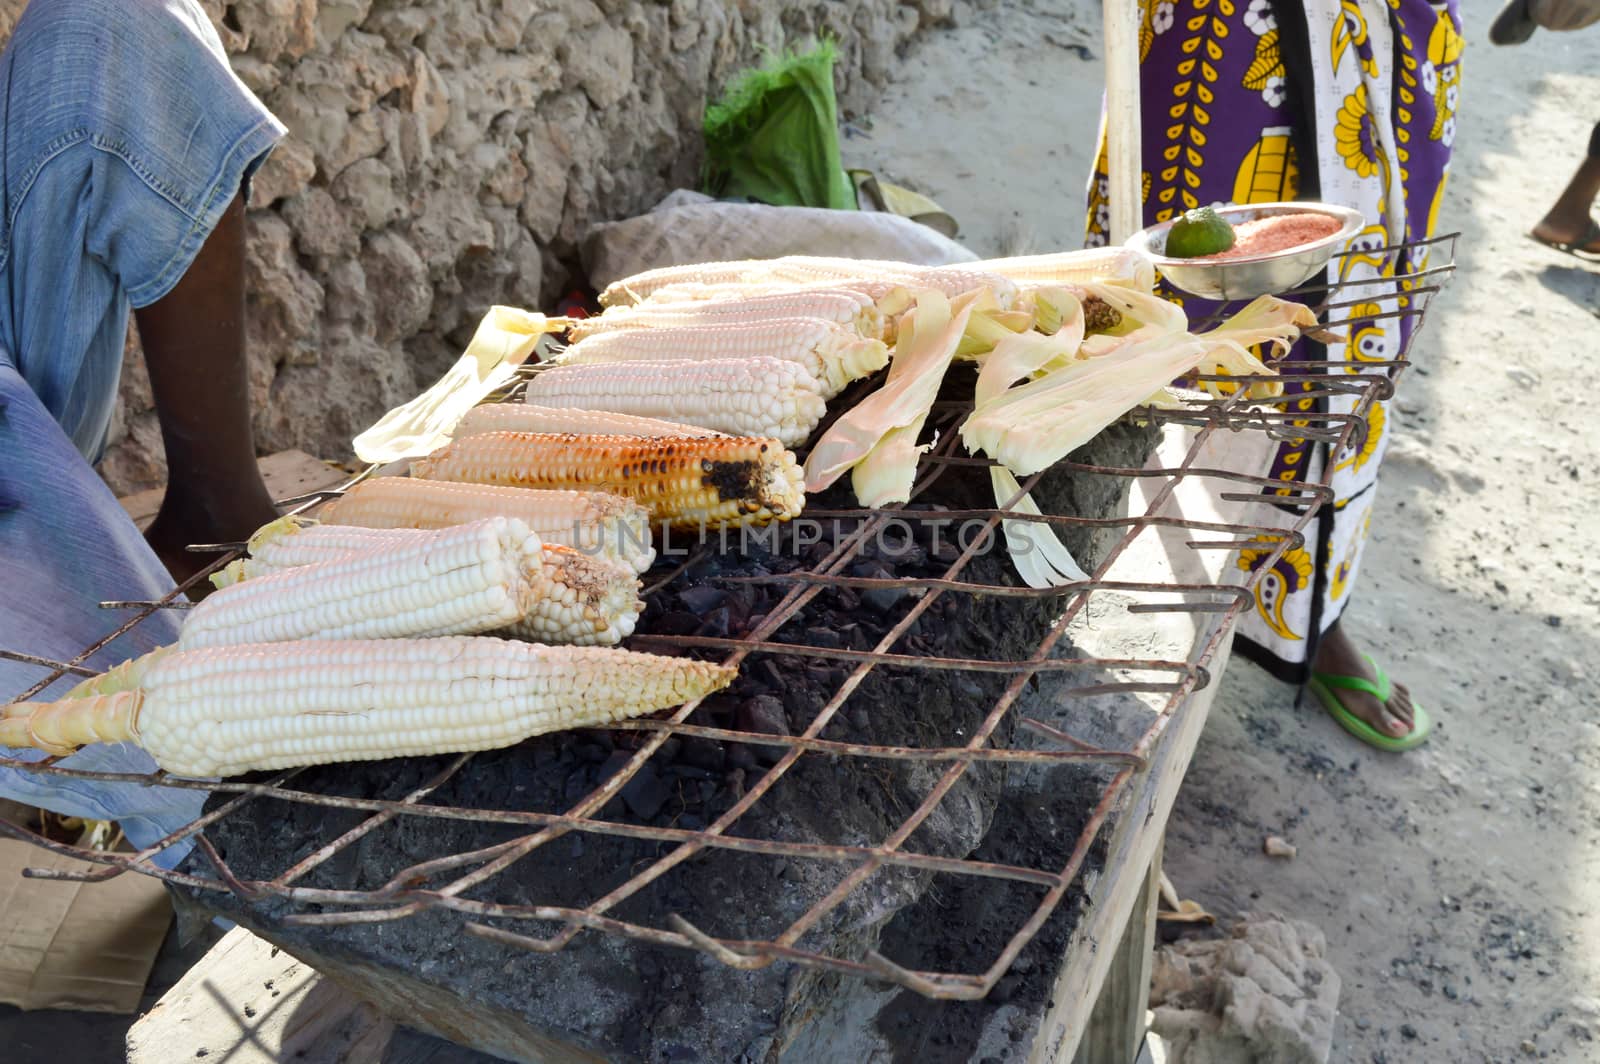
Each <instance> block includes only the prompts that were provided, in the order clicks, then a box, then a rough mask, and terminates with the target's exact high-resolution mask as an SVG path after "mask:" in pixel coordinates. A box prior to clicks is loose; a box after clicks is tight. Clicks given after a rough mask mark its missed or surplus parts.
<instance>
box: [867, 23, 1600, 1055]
mask: <svg viewBox="0 0 1600 1064" xmlns="http://www.w3.org/2000/svg"><path fill="white" fill-rule="evenodd" d="M1495 7H1496V5H1494V4H1479V5H1469V6H1468V10H1467V13H1466V20H1467V26H1466V34H1467V38H1468V41H1469V42H1470V44H1469V50H1468V53H1467V57H1466V64H1467V69H1466V82H1465V88H1464V98H1463V103H1462V111H1461V114H1460V126H1459V132H1458V133H1457V140H1456V152H1457V154H1456V162H1455V169H1454V173H1453V175H1452V179H1451V189H1450V194H1449V196H1448V198H1447V202H1446V204H1445V208H1444V211H1443V213H1442V216H1441V219H1440V227H1441V229H1442V230H1445V231H1448V230H1452V229H1458V230H1460V231H1461V232H1462V234H1463V239H1462V242H1461V246H1460V249H1459V252H1458V256H1457V261H1458V264H1459V267H1460V269H1459V273H1458V275H1457V276H1456V278H1455V280H1454V282H1453V284H1452V286H1451V287H1450V289H1449V291H1448V292H1447V293H1446V294H1445V296H1444V298H1443V299H1442V300H1441V301H1440V302H1439V303H1438V304H1437V305H1436V307H1435V309H1434V311H1433V316H1432V319H1431V322H1430V324H1429V327H1428V330H1427V332H1426V333H1425V334H1424V335H1423V336H1422V337H1421V339H1420V341H1419V343H1418V345H1417V348H1416V350H1415V352H1414V356H1415V358H1416V361H1417V363H1418V365H1417V368H1416V369H1415V370H1414V371H1413V372H1411V373H1409V374H1407V376H1406V378H1405V380H1404V382H1403V384H1402V388H1401V392H1400V395H1399V398H1398V402H1397V404H1396V406H1395V410H1394V418H1395V422H1396V425H1395V429H1396V438H1395V446H1394V449H1393V450H1392V451H1391V454H1390V457H1389V460H1388V463H1387V464H1386V466H1385V468H1384V479H1383V483H1382V487H1381V490H1380V493H1379V496H1378V503H1377V511H1376V515H1375V518H1374V543H1373V546H1372V548H1371V552H1370V554H1369V555H1368V559H1367V562H1366V567H1365V569H1364V571H1363V573H1362V576H1361V583H1360V586H1359V588H1358V590H1357V598H1356V603H1355V605H1354V607H1353V609H1352V611H1351V612H1350V614H1349V624H1350V626H1351V629H1352V631H1353V632H1354V633H1355V634H1356V635H1357V636H1358V637H1359V638H1360V639H1361V640H1362V641H1363V642H1364V643H1365V644H1366V645H1367V646H1369V647H1370V648H1372V649H1373V650H1374V651H1375V652H1376V653H1377V654H1378V656H1379V657H1380V659H1381V660H1382V661H1384V662H1385V663H1386V665H1387V666H1388V667H1389V669H1390V671H1391V672H1392V673H1393V674H1394V675H1395V676H1396V677H1397V678H1399V679H1401V680H1404V681H1407V682H1409V683H1410V684H1411V685H1412V687H1413V689H1414V690H1415V691H1416V692H1417V695H1418V697H1419V699H1420V700H1421V701H1423V702H1424V704H1426V705H1427V706H1428V707H1429V709H1430V710H1432V711H1433V713H1434V714H1435V716H1436V717H1437V718H1438V721H1439V728H1438V731H1437V733H1436V734H1435V736H1434V738H1433V739H1432V741H1431V742H1430V743H1429V744H1428V745H1427V746H1426V747H1425V748H1423V749H1422V750H1420V751H1418V752H1415V753H1412V754H1408V755H1404V756H1400V757H1394V756H1389V755H1384V754H1380V753H1378V752H1376V751H1374V750H1371V749H1370V748H1368V747H1366V746H1363V745H1361V744H1360V743H1358V742H1356V741H1355V740H1353V739H1351V738H1350V737H1348V736H1347V735H1346V734H1345V733H1344V732H1342V731H1341V730H1339V728H1338V727H1337V726H1336V725H1334V724H1333V722H1332V721H1331V720H1329V719H1328V718H1327V717H1326V716H1325V715H1324V714H1322V713H1321V712H1320V710H1317V709H1314V708H1309V707H1308V708H1296V706H1295V704H1294V694H1295V693H1294V691H1292V690H1291V689H1289V688H1287V687H1285V686H1283V685H1281V684H1278V683H1276V682H1274V681H1272V680H1271V679H1269V678H1268V677H1267V676H1266V675H1265V674H1263V673H1262V672H1260V671H1259V670H1256V669H1254V668H1252V667H1251V666H1249V665H1247V664H1245V663H1243V662H1238V663H1236V664H1235V665H1234V666H1233V667H1232V668H1230V669H1229V671H1228V673H1227V675H1226V677H1225V678H1224V679H1223V685H1224V687H1223V691H1222V694H1221V696H1220V698H1219V700H1218V703H1217V707H1216V709H1215V711H1214V712H1213V716H1212V720H1211V723H1210V724H1209V726H1208V729H1207V733H1206V735H1205V738H1204V740H1203V741H1202V743H1201V745H1200V749H1199V752H1198V754H1197V758H1196V761H1195V764H1194V766H1193V768H1192V769H1191V771H1190V774H1189V778H1188V782H1187V784H1186V786H1185V790H1184V792H1183V794H1182V796H1181V797H1180V799H1179V804H1178V809H1177V811H1176V814H1175V818H1174V822H1173V825H1172V829H1171V832H1170V834H1169V838H1168V842H1167V850H1166V853H1167V870H1168V873H1169V874H1170V875H1171V877H1172V879H1173V880H1174V882H1175V883H1176V885H1177V887H1178V889H1179V891H1180V892H1181V893H1182V894H1183V895H1184V896H1185V897H1192V898H1194V899H1196V900H1198V901H1199V902H1201V903H1202V904H1204V905H1205V906H1206V907H1207V908H1208V909H1210V910H1211V911H1212V912H1215V913H1217V914H1219V915H1221V916H1223V917H1224V918H1227V917H1229V916H1232V915H1234V914H1237V913H1241V912H1244V911H1247V910H1253V909H1254V910H1266V911H1276V912H1280V913H1283V914H1285V915H1287V916H1289V917H1291V918H1293V919H1297V920H1303V921H1307V922H1309V923H1312V924H1314V925H1316V926H1317V927H1319V928H1321V929H1322V930H1323V931H1324V932H1325V933H1326V935H1327V939H1328V956H1329V960H1330V961H1331V962H1332V964H1333V966H1334V967H1335V969H1336V970H1337V971H1338V972H1339V973H1340V975H1341V977H1342V978H1343V981H1344V989H1343V994H1342V998H1341V1001H1340V1010H1339V1011H1340V1015H1339V1019H1338V1023H1337V1025H1336V1028H1335V1046H1334V1051H1333V1057H1332V1059H1333V1060H1335V1061H1340V1062H1359V1064H1369V1062H1375V1064H1382V1062H1389V1064H1399V1062H1402V1061H1405V1062H1412V1061H1452V1062H1453V1061H1467V1062H1476V1061H1493V1062H1497V1064H1499V1062H1505V1061H1514V1060H1521V1059H1543V1060H1551V1061H1571V1062H1580V1061H1581V1062H1592V1061H1596V1060H1600V698H1597V697H1596V694H1595V692H1594V688H1593V686H1592V682H1591V676H1592V674H1593V673H1594V672H1595V670H1596V668H1597V667H1600V533H1597V532H1596V531H1595V529H1594V526H1593V524H1592V521H1593V520H1594V515H1596V514H1600V418H1597V416H1596V414H1595V413H1594V412H1592V411H1588V410H1583V409H1580V408H1579V406H1578V405H1577V404H1583V403H1587V402H1593V401H1595V399H1594V397H1593V392H1592V388H1593V385H1592V383H1591V381H1592V378H1593V375H1594V373H1595V371H1596V368H1597V362H1596V358H1597V353H1600V321H1597V320H1596V317H1597V316H1600V272H1596V271H1597V270H1600V266H1595V265H1592V264H1587V263H1582V262H1579V261H1578V260H1576V259H1573V258H1571V257H1569V256H1565V255H1561V254H1559V253H1557V252H1554V251H1551V250H1548V249H1546V248H1543V247H1541V246H1539V245H1537V244H1535V243H1533V242H1531V241H1529V240H1527V239H1525V237H1524V236H1523V234H1524V233H1525V232H1526V231H1527V229H1528V228H1529V227H1530V226H1532V224H1533V223H1534V222H1535V221H1536V220H1537V218H1538V216H1539V214H1540V213H1542V211H1543V209H1544V208H1545V207H1546V206H1547V205H1548V204H1549V203H1550V202H1552V201H1553V200H1554V199H1555V197H1556V195H1557V193H1558V192H1559V191H1560V189H1561V187H1562V185H1564V184H1565V182H1566V179H1567V177H1568V176H1569V175H1570V174H1571V172H1572V170H1573V168H1575V167H1576V165H1577V162H1578V160H1579V158H1580V157H1581V155H1582V152H1583V150H1584V145H1585V143H1586V141H1587V138H1588V133H1589V129H1590V128H1591V125H1592V123H1593V122H1594V121H1595V120H1596V119H1600V104H1597V103H1596V100H1597V99H1600V27H1596V28H1594V29H1591V30H1589V31H1585V32H1578V33H1569V34H1550V33H1545V32H1540V33H1539V34H1538V35H1536V36H1535V38H1534V40H1533V41H1532V42H1530V43H1529V44H1528V45H1524V46H1522V47H1520V48H1511V49H1500V48H1495V47H1493V46H1491V45H1489V44H1488V42H1487V37H1486V34H1487V30H1488V24H1489V21H1490V19H1491V18H1492V17H1493V15H1494V9H1495ZM1084 10H1087V9H1072V8H1068V7H1062V6H1054V5H1052V6H1044V5H1030V4H1007V5H1005V7H1003V8H999V7H990V8H989V9H987V10H985V9H981V8H973V7H963V6H958V7H957V8H956V23H957V24H956V26H955V27H954V28H952V29H950V30H947V31H942V32H940V33H938V34H936V35H934V36H933V37H931V38H930V39H929V40H927V41H926V43H924V44H923V45H921V46H920V47H918V48H917V49H915V50H914V51H913V52H912V53H911V54H910V55H909V56H908V57H907V62H906V64H905V74H904V77H903V79H902V80H900V81H899V82H898V83H897V84H896V85H895V86H894V87H893V88H892V89H891V90H890V92H889V93H888V94H887V96H886V98H885V99H884V101H883V102H882V104H881V106H879V107H878V108H876V109H875V110H874V111H873V112H872V113H871V114H870V115H864V116H859V117H858V118H857V120H856V123H855V126H854V131H855V133H856V134H857V135H854V136H851V137H849V138H848V139H847V141H846V144H845V150H846V158H847V162H849V163H850V164H852V165H866V166H871V167H875V168H877V169H878V170H879V172H880V173H882V174H883V175H884V176H886V177H888V178H890V179H891V180H897V181H901V182H903V183H906V184H911V185H915V186H916V187H918V188H920V189H921V190H923V191H926V192H928V193H929V194H931V195H933V196H934V197H935V198H937V199H938V200H939V201H940V202H941V203H942V204H943V205H944V206H945V207H946V208H947V209H949V210H950V211H951V212H952V213H953V214H954V215H955V216H956V217H957V218H958V219H959V220H960V221H961V223H962V227H963V239H964V240H966V241H967V242H968V243H969V244H970V245H971V246H972V247H973V248H974V249H976V250H978V251H979V252H982V253H1000V252H1013V251H1020V250H1042V249H1050V248H1068V247H1077V246H1079V245H1080V243H1081V239H1082V233H1083V212H1082V206H1081V204H1082V200H1083V188H1084V182H1085V175H1086V174H1087V168H1088V164H1089V160H1090V153H1091V151H1092V145H1093V141H1094V136H1095V128H1096V126H1097V123H1098V120H1099V116H1098V111H1099V99H1098V92H1099V90H1098V86H1099V84H1100V78H1101V74H1100V69H1099V65H1098V55H1099V51H1100V49H1099V44H1098V32H1097V19H1096V17H1092V16H1090V17H1085V15H1084V14H1083V13H1082V12H1083V11H1084ZM1073 45H1087V46H1088V48H1089V50H1090V51H1091V52H1092V53H1093V54H1094V55H1095V57H1096V59H1095V60H1093V61H1085V60H1084V59H1082V58H1080V56H1079V54H1078V53H1077V52H1076V51H1075V50H1073V48H1072V47H1070V46H1073ZM1269 834H1270V835H1281V836H1283V837H1284V838H1286V839H1288V840H1289V841H1290V842H1292V843H1294V844H1295V845H1296V846H1297V847H1298V855H1297V856H1296V857H1295V858H1294V859H1292V860H1283V859H1272V858H1267V857H1265V856H1264V855H1263V854H1262V852H1261V844H1262V840H1263V838H1264V837H1265V836H1267V835H1269Z"/></svg>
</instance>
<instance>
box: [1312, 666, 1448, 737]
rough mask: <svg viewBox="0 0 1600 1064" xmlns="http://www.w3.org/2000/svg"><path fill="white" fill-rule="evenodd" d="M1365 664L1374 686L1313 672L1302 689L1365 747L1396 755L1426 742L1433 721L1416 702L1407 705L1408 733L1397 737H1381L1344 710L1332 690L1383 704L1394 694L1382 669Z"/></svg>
mask: <svg viewBox="0 0 1600 1064" xmlns="http://www.w3.org/2000/svg"><path fill="white" fill-rule="evenodd" d="M1367 663H1368V664H1370V665H1371V666H1372V671H1373V672H1375V673H1377V674H1378V682H1377V683H1373V682H1372V681H1370V680H1367V679H1365V678H1363V677H1360V676H1339V675H1337V674H1335V673H1330V672H1313V673H1312V674H1311V680H1310V681H1309V682H1308V683H1307V684H1306V690H1308V691H1310V692H1311V693H1312V694H1314V695H1316V696H1317V701H1319V702H1321V703H1322V708H1323V709H1326V710H1327V711H1328V715H1329V716H1331V717H1332V718H1333V719H1334V720H1336V721H1338V722H1339V724H1340V726H1341V727H1343V728H1344V730H1345V731H1347V732H1349V733H1350V734H1351V735H1354V736H1355V737H1356V738H1357V739H1360V740H1361V741H1362V742H1364V743H1366V744H1367V745H1369V746H1375V747H1377V748H1378V749H1379V750H1387V751H1389V752H1390V753H1392V754H1399V753H1404V752H1405V751H1407V750H1414V749H1416V748H1417V747H1419V746H1421V745H1422V744H1423V743H1425V742H1427V741H1428V734H1429V733H1430V732H1432V731H1433V718H1432V717H1430V716H1428V711H1427V710H1425V709H1423V708H1422V707H1421V706H1419V705H1417V704H1416V703H1412V705H1411V732H1410V734H1407V735H1402V736H1399V737H1396V736H1392V735H1385V734H1383V733H1382V732H1381V731H1379V730H1378V729H1376V728H1374V727H1373V726H1372V725H1370V724H1368V723H1367V722H1366V721H1364V720H1362V719H1361V718H1360V717H1358V716H1356V715H1355V714H1354V713H1352V712H1350V711H1349V710H1348V709H1346V708H1345V706H1344V703H1343V702H1341V701H1340V700H1339V696H1338V694H1336V693H1335V692H1336V691H1362V692H1365V693H1366V694H1369V695H1371V696H1372V697H1373V698H1376V699H1377V700H1378V701H1379V702H1382V703H1384V704H1385V705H1387V704H1388V702H1389V696H1390V695H1392V694H1393V693H1394V687H1393V685H1392V684H1390V683H1389V674H1388V673H1386V672H1384V671H1383V666H1381V665H1379V664H1378V663H1377V662H1375V661H1373V660H1372V659H1371V658H1368V659H1367Z"/></svg>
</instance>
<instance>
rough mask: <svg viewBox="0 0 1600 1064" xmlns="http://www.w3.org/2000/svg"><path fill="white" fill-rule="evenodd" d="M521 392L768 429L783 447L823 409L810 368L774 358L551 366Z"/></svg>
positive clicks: (754, 432) (545, 401)
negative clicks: (526, 389)
mask: <svg viewBox="0 0 1600 1064" xmlns="http://www.w3.org/2000/svg"><path fill="white" fill-rule="evenodd" d="M528 399H529V401H531V402H535V403H538V404H540V405H541V406H553V407H569V408H570V407H584V408H593V407H602V408H604V409H606V410H615V411H618V412H619V413H624V414H639V415H641V416H644V417H659V418H666V419H667V420H669V421H686V422H688V423H689V424H691V425H699V426H700V427H702V428H708V429H716V430H718V431H719V432H727V433H730V434H732V435H734V436H771V437H774V438H776V439H778V440H780V441H782V443H783V444H784V445H785V446H793V445H795V444H798V443H800V442H802V441H804V440H805V438H806V437H807V436H809V435H811V430H812V429H814V428H816V427H817V423H818V422H819V421H821V420H822V415H823V414H824V413H826V412H827V408H828V407H827V402H826V400H824V399H823V397H822V386H821V385H820V384H818V383H817V381H816V380H815V379H814V378H813V377H812V376H811V374H809V373H807V372H806V370H805V368H804V367H803V366H801V365H799V364H798V363H795V362H785V361H783V360H782V359H779V358H714V359H707V360H705V361H703V362H629V363H626V364H623V363H611V364H605V363H602V364H598V365H592V366H552V367H551V368H549V369H547V370H544V371H543V372H541V373H539V374H537V375H536V376H535V377H534V378H533V380H531V381H529V382H528Z"/></svg>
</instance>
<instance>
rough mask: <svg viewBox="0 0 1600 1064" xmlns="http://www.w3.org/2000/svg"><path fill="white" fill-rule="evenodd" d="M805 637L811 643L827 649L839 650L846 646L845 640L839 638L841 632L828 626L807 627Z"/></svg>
mask: <svg viewBox="0 0 1600 1064" xmlns="http://www.w3.org/2000/svg"><path fill="white" fill-rule="evenodd" d="M805 637H806V643H808V644H809V645H811V646H814V647H822V648H824V649H826V650H838V649H839V648H840V647H842V646H844V640H843V639H841V638H839V633H838V632H834V631H830V630H829V629H827V628H807V629H806V631H805Z"/></svg>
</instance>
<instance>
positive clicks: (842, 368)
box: [557, 318, 889, 399]
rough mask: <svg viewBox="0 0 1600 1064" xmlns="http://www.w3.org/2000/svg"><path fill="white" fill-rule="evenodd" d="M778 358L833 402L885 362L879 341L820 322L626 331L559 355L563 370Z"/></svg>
mask: <svg viewBox="0 0 1600 1064" xmlns="http://www.w3.org/2000/svg"><path fill="white" fill-rule="evenodd" d="M750 357H766V358H781V359H783V360H784V361H786V362H795V363H798V364H799V365H801V366H803V367H805V370H806V372H807V373H809V374H811V375H812V376H813V377H815V378H816V379H817V381H818V382H819V383H820V384H821V385H822V395H823V398H825V399H831V398H833V397H834V396H835V395H838V394H839V393H840V392H841V391H843V390H844V389H845V386H846V385H848V384H849V383H850V382H851V381H854V380H860V379H861V378H862V377H867V376H871V375H872V374H873V373H876V372H877V371H878V370H880V369H882V368H883V367H884V366H886V365H888V363H889V348H888V346H887V345H885V344H884V342H883V341H882V340H866V339H863V338H862V337H861V336H860V335H859V334H858V333H857V332H856V331H855V330H854V329H852V328H850V327H849V326H845V325H840V324H838V323H837V322H831V321H827V320H825V319H822V318H774V319H772V320H770V321H758V322H743V323H741V322H731V323H727V324H722V325H695V326H687V327H684V328H678V329H625V330H621V331H618V332H608V333H601V334H600V335H598V336H591V337H589V338H588V339H587V340H579V341H578V342H577V343H575V344H573V345H572V346H571V347H568V348H567V349H566V350H565V351H564V352H562V353H561V355H560V357H559V358H558V360H557V361H558V362H559V364H561V365H564V366H583V365H592V364H594V363H601V362H669V361H679V360H687V359H696V360H701V361H704V360H706V359H714V358H750Z"/></svg>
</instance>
